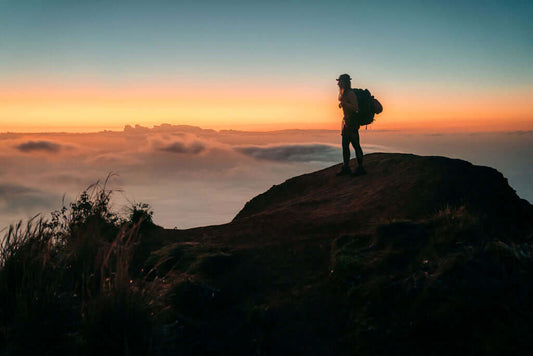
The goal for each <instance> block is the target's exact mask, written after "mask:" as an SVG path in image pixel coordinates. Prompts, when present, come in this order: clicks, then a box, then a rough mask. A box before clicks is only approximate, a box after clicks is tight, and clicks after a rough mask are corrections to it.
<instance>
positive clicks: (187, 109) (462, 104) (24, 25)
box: [0, 0, 533, 132]
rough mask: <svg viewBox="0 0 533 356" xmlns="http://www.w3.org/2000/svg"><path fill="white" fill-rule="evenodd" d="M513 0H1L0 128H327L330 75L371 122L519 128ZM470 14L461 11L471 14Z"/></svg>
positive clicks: (523, 77) (525, 29) (520, 41)
mask: <svg viewBox="0 0 533 356" xmlns="http://www.w3.org/2000/svg"><path fill="white" fill-rule="evenodd" d="M531 10H533V6H532V5H531V4H529V3H525V2H520V1H509V2H497V3H493V2H486V1H483V0H472V1H466V2H461V3H442V2H416V1H410V0H403V1H392V0H383V1H377V2H371V3H360V2H350V1H339V2H335V3H331V2H326V1H308V2H305V3H302V2H298V1H283V2H279V1H273V2H269V3H268V4H261V3H258V2H250V1H246V2H245V1H239V0H234V1H227V2H216V1H209V0H208V1H206V2H202V3H198V2H194V1H185V0H184V1H176V2H168V1H164V0H154V1H151V2H146V1H141V0H132V1H127V2H126V1H123V0H118V1H114V2H112V3H109V2H104V1H91V2H89V1H77V2H70V1H64V0H50V1H41V0H31V1H30V0H17V1H15V0H4V1H0V46H1V47H0V48H1V51H0V77H1V78H2V81H1V83H0V132H7V131H10V132H39V131H42V132H50V131H68V132H74V131H81V132H86V131H101V130H120V129H122V128H123V127H124V126H125V125H136V124H138V125H142V126H147V127H151V126H154V125H160V124H162V123H169V124H174V125H193V126H199V127H203V128H213V129H245V130H276V129H289V128H292V129H313V128H319V129H320V128H321V129H338V128H339V126H340V120H341V112H340V110H339V109H338V107H337V104H338V102H337V86H336V82H335V78H337V77H338V75H339V74H341V73H349V74H350V75H351V76H352V78H353V81H352V86H353V87H355V88H358V87H361V88H368V89H370V91H371V92H372V93H373V94H374V95H375V96H376V97H377V98H378V99H379V100H380V101H381V103H382V104H383V107H384V111H383V113H382V114H380V115H379V116H377V118H376V122H375V124H373V125H372V126H371V127H370V129H375V130H389V129H394V130H397V129H408V130H423V131H442V130H445V131H454V130H458V131H507V130H511V131H512V130H531V129H533V107H532V106H531V98H532V97H533V68H532V67H531V64H530V63H531V58H532V57H533V46H532V45H531V40H530V34H531V31H532V25H531V21H530V20H529V14H530V13H531ZM474 19H475V20H474Z"/></svg>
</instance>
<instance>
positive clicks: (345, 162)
mask: <svg viewBox="0 0 533 356" xmlns="http://www.w3.org/2000/svg"><path fill="white" fill-rule="evenodd" d="M347 172H348V173H349V172H350V135H349V133H348V132H346V131H343V132H342V170H341V171H340V172H339V174H344V173H347Z"/></svg>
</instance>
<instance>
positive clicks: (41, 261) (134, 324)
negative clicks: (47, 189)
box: [0, 181, 153, 355]
mask: <svg viewBox="0 0 533 356" xmlns="http://www.w3.org/2000/svg"><path fill="white" fill-rule="evenodd" d="M106 183H107V181H106V182H105V183H104V184H99V183H97V184H94V185H92V186H90V187H89V188H88V189H87V190H86V191H84V192H83V193H82V194H81V195H80V197H79V198H78V199H77V200H76V201H75V202H73V203H71V204H70V205H69V207H68V208H67V207H63V208H62V209H60V210H57V211H54V212H53V213H52V217H51V219H50V220H43V219H39V220H37V219H36V218H34V219H32V220H30V221H29V222H28V223H27V224H26V226H23V225H22V223H19V224H17V225H15V226H11V227H10V228H9V230H8V232H7V233H6V235H5V236H4V238H3V239H2V240H1V245H0V330H1V331H2V333H1V336H2V337H1V338H0V341H2V340H3V341H2V342H3V344H0V347H1V348H2V349H1V350H0V352H1V351H6V352H8V353H9V354H14V355H17V354H20V355H28V354H50V355H56V354H57V355H61V354H79V353H81V354H83V353H85V354H95V352H97V351H98V353H102V352H104V351H105V352H104V353H106V354H109V351H111V349H112V351H113V352H112V354H128V355H137V354H138V355H144V354H148V353H149V350H150V347H151V337H152V331H151V330H152V320H151V317H150V307H149V304H148V298H145V297H144V296H143V295H142V292H141V290H142V289H143V288H142V283H143V280H142V279H137V280H136V281H133V279H132V277H131V274H130V267H131V261H132V258H133V253H134V247H135V246H136V244H138V242H139V236H140V235H139V230H140V228H141V225H142V223H143V222H145V223H146V224H152V225H153V223H152V222H151V212H150V210H149V206H148V205H146V204H138V205H136V206H134V207H133V208H132V214H131V215H130V216H129V219H125V218H123V217H121V216H120V215H119V214H117V213H115V212H113V211H112V210H111V208H110V197H111V194H112V191H111V190H108V189H107V188H106ZM145 226H148V225H145Z"/></svg>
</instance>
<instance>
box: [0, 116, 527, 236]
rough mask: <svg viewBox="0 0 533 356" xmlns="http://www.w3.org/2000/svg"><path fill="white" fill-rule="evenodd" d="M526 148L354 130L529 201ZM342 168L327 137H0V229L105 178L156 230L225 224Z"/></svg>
mask: <svg viewBox="0 0 533 356" xmlns="http://www.w3.org/2000/svg"><path fill="white" fill-rule="evenodd" d="M532 139H533V131H521V132H506V133H470V134H450V133H430V134H428V133H424V134H422V133H409V132H401V131H375V130H364V129H362V130H361V142H362V145H363V150H364V151H365V153H371V152H408V153H414V154H420V155H440V156H447V157H453V158H461V159H466V160H468V161H470V162H472V163H474V164H480V165H487V166H491V167H494V168H496V169H498V170H499V171H500V172H502V173H503V174H504V175H505V176H506V177H507V178H508V179H509V182H510V184H511V186H512V187H513V188H514V189H515V190H517V192H518V194H519V195H520V196H521V197H522V198H525V199H527V200H529V201H530V202H531V201H533V189H532V187H531V183H530V182H531V181H533V168H532V166H533V165H531V157H533V155H532V154H533V145H532V144H531V143H532V142H533V140H532ZM352 153H353V150H352ZM341 160H342V154H341V150H340V134H339V132H338V131H332V130H285V131H272V132H245V131H233V130H222V131H214V130H206V129H201V128H198V127H192V126H173V125H166V124H163V125H160V126H155V127H153V128H146V127H141V126H135V127H131V126H126V127H125V129H124V130H123V131H103V132H97V133H79V134H74V133H39V134H37V133H32V134H22V133H3V134H0V229H1V228H2V227H5V226H8V225H9V224H12V223H15V222H17V221H18V220H20V219H23V220H24V219H28V218H30V217H32V216H35V215H36V214H39V213H40V214H41V216H43V217H45V218H47V217H49V214H50V211H52V210H55V209H59V208H61V206H62V205H63V204H68V203H69V202H71V201H73V200H74V199H76V197H77V196H78V195H79V194H80V193H81V192H82V191H83V190H84V189H86V188H87V187H89V186H90V185H91V184H93V183H95V182H97V181H100V182H102V181H104V180H105V179H106V177H108V176H109V175H110V174H111V173H113V175H112V176H111V177H110V179H109V181H108V188H110V189H113V190H114V191H115V192H114V195H113V205H114V206H115V208H116V209H117V210H119V211H120V210H122V209H125V207H127V206H131V204H132V203H135V202H144V203H148V204H150V205H151V206H152V208H153V210H154V221H155V222H156V223H157V224H159V225H162V226H164V227H168V228H173V227H178V228H189V227H194V226H203V225H211V224H220V223H226V222H229V221H231V219H232V218H233V217H234V216H235V215H236V214H237V212H238V211H239V210H240V209H241V208H242V207H243V206H244V204H245V203H246V202H247V201H248V200H250V199H251V198H253V197H254V196H256V195H257V194H260V193H262V192H264V191H265V190H267V189H268V188H270V187H271V186H272V185H274V184H279V183H281V182H283V181H285V180H286V179H288V178H291V177H293V176H296V175H299V174H303V173H307V172H312V171H315V170H318V169H322V168H326V167H329V166H331V165H334V164H338V163H340V162H341ZM124 211H125V210H124Z"/></svg>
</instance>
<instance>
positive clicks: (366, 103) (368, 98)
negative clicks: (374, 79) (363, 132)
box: [352, 89, 383, 126]
mask: <svg viewBox="0 0 533 356" xmlns="http://www.w3.org/2000/svg"><path fill="white" fill-rule="evenodd" d="M352 90H353V92H354V93H355V95H356V96H357V104H358V106H359V114H358V115H357V123H358V124H359V126H363V125H370V124H371V123H373V122H374V114H379V113H381V112H382V111H383V106H381V103H380V102H379V101H378V100H377V99H376V98H374V96H373V95H372V94H370V91H369V90H368V89H364V90H363V89H352Z"/></svg>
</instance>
